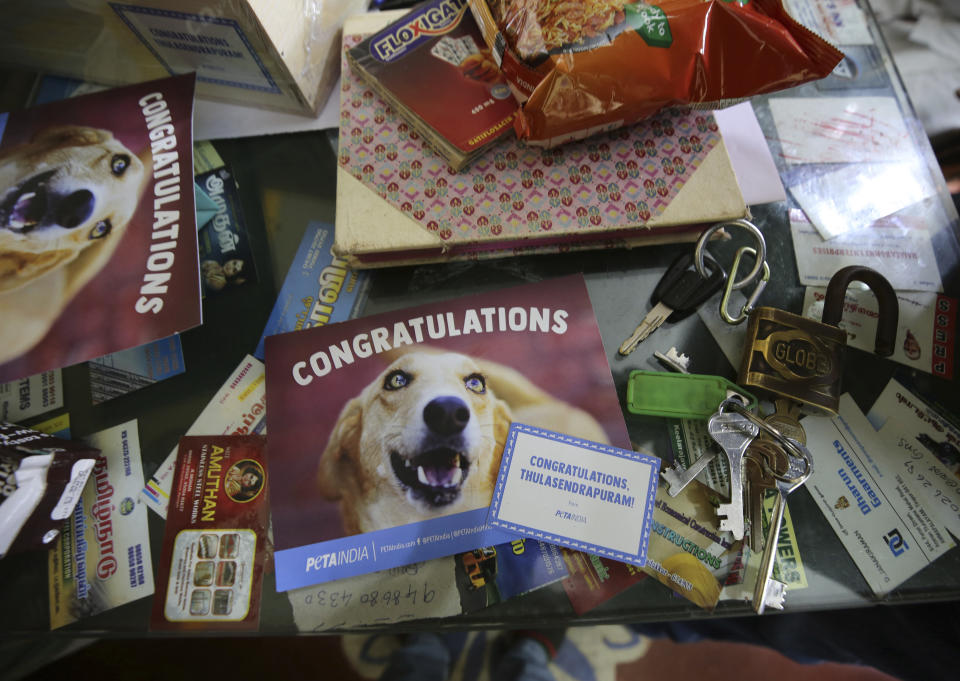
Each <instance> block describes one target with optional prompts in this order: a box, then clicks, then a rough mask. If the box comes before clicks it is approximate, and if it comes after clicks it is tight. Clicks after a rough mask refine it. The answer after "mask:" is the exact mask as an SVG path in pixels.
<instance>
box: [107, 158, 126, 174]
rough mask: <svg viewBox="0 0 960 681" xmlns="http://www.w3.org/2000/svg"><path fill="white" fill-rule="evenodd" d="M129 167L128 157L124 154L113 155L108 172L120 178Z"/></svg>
mask: <svg viewBox="0 0 960 681" xmlns="http://www.w3.org/2000/svg"><path fill="white" fill-rule="evenodd" d="M129 167H130V157H129V156H127V155H126V154H114V155H113V158H111V159H110V172H112V173H113V174H114V175H116V176H117V177H120V176H121V175H123V174H124V173H125V172H127V168H129Z"/></svg>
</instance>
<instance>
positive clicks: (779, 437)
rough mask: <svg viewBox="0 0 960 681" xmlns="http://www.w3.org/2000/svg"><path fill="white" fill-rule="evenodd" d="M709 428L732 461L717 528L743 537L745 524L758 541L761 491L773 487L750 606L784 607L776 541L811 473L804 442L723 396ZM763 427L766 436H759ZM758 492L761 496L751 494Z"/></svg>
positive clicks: (752, 538)
mask: <svg viewBox="0 0 960 681" xmlns="http://www.w3.org/2000/svg"><path fill="white" fill-rule="evenodd" d="M708 428H709V431H710V436H711V437H712V438H713V439H714V441H716V442H717V444H719V445H720V448H721V449H723V453H724V454H725V455H726V457H727V461H728V463H729V465H730V503H729V504H720V506H719V507H718V508H717V515H721V516H725V517H724V518H722V519H721V521H720V529H721V530H729V531H730V532H731V533H732V534H733V536H734V537H736V538H737V539H742V538H743V537H744V534H745V529H746V528H747V527H748V528H749V530H750V534H749V537H748V539H749V541H750V542H751V545H752V546H754V547H756V546H757V545H758V540H759V535H760V534H761V532H762V529H761V528H762V527H763V525H762V513H763V496H762V495H763V493H764V491H765V490H766V489H768V488H769V489H773V490H774V491H775V492H776V499H775V502H774V505H773V512H772V514H771V516H770V524H769V526H768V528H767V534H766V537H765V539H764V542H763V555H762V557H761V560H760V569H759V574H758V576H757V582H756V586H755V588H754V592H753V609H754V611H755V612H756V613H757V614H762V613H763V611H764V609H765V608H767V607H771V608H776V609H778V610H782V609H783V602H784V598H785V596H786V591H787V585H786V584H784V583H783V582H780V581H778V580H775V579H773V563H774V560H775V558H776V555H777V542H778V540H779V538H780V528H781V526H782V524H783V514H784V511H785V510H786V508H787V496H788V495H789V494H791V493H792V492H794V491H796V490H797V489H799V488H800V487H801V486H802V485H803V483H805V482H806V481H807V478H809V477H810V474H811V473H812V472H813V459H812V457H811V456H810V452H809V451H808V450H807V448H806V446H805V445H804V444H801V443H800V442H798V441H797V440H794V439H791V438H789V437H786V436H785V435H783V434H782V433H781V432H780V431H779V430H777V429H776V428H774V427H772V426H771V425H770V424H769V423H767V422H766V421H764V420H761V419H760V418H758V417H757V416H755V415H754V414H752V413H751V412H750V411H749V410H748V409H746V408H745V407H744V406H743V404H741V403H740V402H739V401H737V400H724V402H722V403H721V404H720V407H719V409H718V410H717V413H716V414H714V415H713V416H711V417H710V421H709V424H708ZM761 431H763V432H764V434H765V435H767V436H769V437H768V438H761V439H758V438H757V435H758V434H759V433H760V432H761ZM751 462H752V466H754V467H756V471H757V473H755V474H754V475H753V476H752V477H751V483H750V487H751V489H750V492H751V494H750V495H749V498H748V500H747V502H746V504H745V501H744V500H745V497H746V496H747V495H745V494H744V473H745V469H746V466H747V465H748V464H751ZM757 496H759V501H757V500H756V499H754V498H753V497H757ZM745 505H748V506H749V507H750V510H749V513H750V516H751V517H750V518H749V524H746V523H745V522H744V506H745Z"/></svg>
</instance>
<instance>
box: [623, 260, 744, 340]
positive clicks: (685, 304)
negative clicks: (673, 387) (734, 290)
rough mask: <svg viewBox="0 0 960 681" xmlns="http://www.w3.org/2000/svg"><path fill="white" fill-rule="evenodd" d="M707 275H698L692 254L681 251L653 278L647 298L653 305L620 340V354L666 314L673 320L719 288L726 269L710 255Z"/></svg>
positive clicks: (642, 338) (724, 278)
mask: <svg viewBox="0 0 960 681" xmlns="http://www.w3.org/2000/svg"><path fill="white" fill-rule="evenodd" d="M705 262H706V265H707V269H708V271H709V273H710V276H709V277H701V276H700V275H699V274H698V273H697V270H696V267H695V266H694V254H693V253H691V252H684V253H681V254H680V256H679V257H678V258H677V259H676V260H674V261H673V263H671V265H670V267H669V268H668V269H667V271H666V272H665V273H664V275H663V277H661V278H660V281H659V282H657V286H656V288H654V290H653V295H652V296H650V302H652V303H654V306H653V309H652V310H650V312H648V313H647V316H646V317H644V318H643V320H642V321H641V322H640V324H639V326H637V328H636V329H634V331H633V333H632V334H630V336H629V337H628V338H627V339H626V340H625V341H623V343H621V344H620V350H619V352H620V354H621V355H629V354H630V353H631V352H633V351H634V350H635V349H636V347H637V346H638V345H639V344H640V343H641V341H643V340H644V339H645V338H646V337H647V336H649V335H650V334H651V333H653V332H654V331H656V330H657V329H658V328H659V327H660V325H662V324H663V323H664V322H665V321H667V319H668V318H669V319H670V321H671V322H677V321H680V320H681V319H683V318H684V317H686V316H687V315H689V314H690V313H692V312H693V311H694V310H696V309H697V307H699V306H700V304H701V303H703V302H704V301H706V300H707V299H708V298H710V297H711V296H712V295H713V294H714V293H716V292H717V291H719V290H720V287H721V286H723V282H724V281H725V280H726V277H727V273H726V272H725V271H724V270H723V268H722V267H721V266H720V263H718V262H717V261H716V260H714V259H713V258H712V257H707V258H706V259H705Z"/></svg>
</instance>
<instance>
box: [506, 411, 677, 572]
mask: <svg viewBox="0 0 960 681" xmlns="http://www.w3.org/2000/svg"><path fill="white" fill-rule="evenodd" d="M659 473H660V459H658V458H657V457H655V456H652V455H649V454H642V453H639V452H633V451H630V450H627V449H620V448H618V447H612V446H610V445H604V444H600V443H598V442H591V441H589V440H581V439H580V438H576V437H571V436H569V435H564V434H562V433H555V432H553V431H550V430H543V429H541V428H534V427H532V426H528V425H525V424H522V423H514V424H512V425H511V426H510V431H509V434H508V436H507V443H506V446H505V447H504V450H503V462H502V464H501V466H500V473H499V476H498V477H497V487H496V490H495V492H494V496H493V503H492V504H491V506H490V515H489V517H488V519H487V522H488V524H490V525H493V526H496V527H500V528H503V529H505V530H508V531H510V532H516V533H517V534H521V535H525V536H528V537H533V538H534V539H539V540H542V541H547V542H551V543H554V544H560V545H562V546H566V547H568V548H571V549H577V550H579V551H585V552H587V553H592V554H595V555H598V556H603V557H606V558H613V559H615V560H619V561H621V562H624V563H631V564H633V565H638V566H640V567H642V566H643V565H645V564H646V559H647V545H648V544H649V541H650V528H651V519H652V515H653V504H654V500H655V498H656V493H657V476H658V475H659Z"/></svg>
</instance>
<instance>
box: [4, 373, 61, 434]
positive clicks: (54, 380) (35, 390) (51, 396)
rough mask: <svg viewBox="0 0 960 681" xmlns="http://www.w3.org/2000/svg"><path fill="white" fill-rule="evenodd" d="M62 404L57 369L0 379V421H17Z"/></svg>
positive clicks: (57, 407) (56, 407)
mask: <svg viewBox="0 0 960 681" xmlns="http://www.w3.org/2000/svg"><path fill="white" fill-rule="evenodd" d="M62 406H63V381H62V380H61V377H60V369H54V370H53V371H44V372H43V373H40V374H35V375H33V376H27V377H25V378H20V379H17V380H16V381H10V382H8V383H0V421H7V422H8V423H19V422H20V421H24V420H26V419H29V418H32V417H34V416H37V415H39V414H43V413H45V412H48V411H51V410H53V409H59V408H60V407H62Z"/></svg>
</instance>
